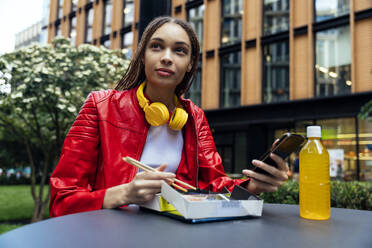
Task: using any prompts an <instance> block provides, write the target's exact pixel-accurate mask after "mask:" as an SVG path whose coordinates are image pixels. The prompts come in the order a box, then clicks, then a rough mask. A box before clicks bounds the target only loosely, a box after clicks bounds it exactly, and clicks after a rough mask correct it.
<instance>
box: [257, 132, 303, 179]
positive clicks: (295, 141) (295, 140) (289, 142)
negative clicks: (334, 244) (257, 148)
mask: <svg viewBox="0 0 372 248" xmlns="http://www.w3.org/2000/svg"><path fill="white" fill-rule="evenodd" d="M305 141H306V138H305V137H304V136H302V135H299V134H292V133H286V134H284V135H283V136H282V137H280V139H279V141H278V142H277V143H276V144H275V146H273V147H272V148H271V149H269V150H268V151H267V152H266V153H265V154H264V155H262V156H261V158H260V159H259V160H261V161H263V162H264V163H266V164H269V165H271V166H274V167H277V165H276V163H275V162H274V160H272V159H271V158H270V153H274V154H276V155H278V156H280V157H281V158H282V159H286V158H287V157H288V156H289V155H290V154H291V153H292V152H295V151H297V150H299V149H300V148H301V146H302V145H303V144H304V143H305ZM254 171H255V172H258V173H261V174H266V175H269V173H268V172H266V171H265V170H263V169H261V168H258V167H255V168H254Z"/></svg>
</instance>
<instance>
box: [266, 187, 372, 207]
mask: <svg viewBox="0 0 372 248" xmlns="http://www.w3.org/2000/svg"><path fill="white" fill-rule="evenodd" d="M260 197H261V198H262V199H264V201H265V202H266V203H281V204H298V203H299V187H298V182H296V181H288V182H287V183H285V184H284V185H283V186H282V187H280V188H279V190H278V191H276V192H274V193H262V194H261V195H260ZM331 207H336V208H350V209H359V210H372V183H371V182H357V181H355V182H341V181H331Z"/></svg>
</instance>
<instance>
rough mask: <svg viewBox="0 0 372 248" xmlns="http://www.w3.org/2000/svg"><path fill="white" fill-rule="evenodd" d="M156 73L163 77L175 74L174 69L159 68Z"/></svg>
mask: <svg viewBox="0 0 372 248" xmlns="http://www.w3.org/2000/svg"><path fill="white" fill-rule="evenodd" d="M156 73H157V74H158V75H159V76H161V77H170V76H172V75H173V74H174V72H173V71H171V70H167V69H157V70H156Z"/></svg>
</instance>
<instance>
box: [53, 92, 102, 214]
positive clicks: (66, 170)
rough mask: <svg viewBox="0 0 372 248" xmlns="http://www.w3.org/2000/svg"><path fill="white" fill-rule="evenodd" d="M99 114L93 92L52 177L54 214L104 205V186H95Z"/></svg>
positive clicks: (65, 145) (76, 121)
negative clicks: (96, 187) (97, 188)
mask: <svg viewBox="0 0 372 248" xmlns="http://www.w3.org/2000/svg"><path fill="white" fill-rule="evenodd" d="M98 146H99V132H98V115H97V108H96V104H95V101H94V98H93V94H92V93H91V94H90V95H89V96H88V97H87V100H86V101H85V103H84V105H83V107H82V108H81V110H80V112H79V115H78V116H77V118H76V120H75V122H74V124H73V125H72V127H71V129H70V131H69V132H68V134H67V136H66V139H65V141H64V144H63V147H62V152H61V156H60V159H59V162H58V165H57V167H56V169H55V170H54V172H53V174H52V176H51V178H50V187H51V199H50V206H49V215H50V216H51V217H55V216H61V215H66V214H72V213H77V212H83V211H90V210H98V209H101V208H102V203H103V199H104V196H105V189H101V190H96V191H95V190H93V185H94V181H95V177H96V171H97V164H98Z"/></svg>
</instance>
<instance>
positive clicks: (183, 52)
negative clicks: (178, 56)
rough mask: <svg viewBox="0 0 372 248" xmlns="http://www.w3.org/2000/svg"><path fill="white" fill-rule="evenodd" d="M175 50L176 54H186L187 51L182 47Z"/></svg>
mask: <svg viewBox="0 0 372 248" xmlns="http://www.w3.org/2000/svg"><path fill="white" fill-rule="evenodd" d="M175 50H176V52H177V53H182V54H187V50H186V49H185V48H183V47H177V48H176V49H175Z"/></svg>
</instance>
